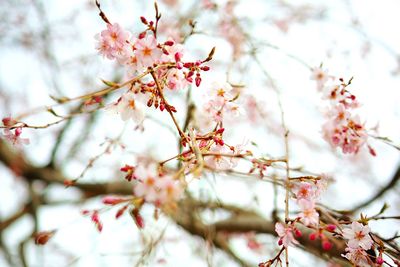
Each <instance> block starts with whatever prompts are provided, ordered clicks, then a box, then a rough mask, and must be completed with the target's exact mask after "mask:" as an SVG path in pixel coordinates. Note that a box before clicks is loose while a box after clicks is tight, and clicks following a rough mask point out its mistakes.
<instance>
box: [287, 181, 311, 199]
mask: <svg viewBox="0 0 400 267" xmlns="http://www.w3.org/2000/svg"><path fill="white" fill-rule="evenodd" d="M292 191H293V193H294V194H295V195H296V199H297V201H300V200H301V199H304V200H308V201H311V200H313V199H314V198H315V187H314V186H313V185H312V184H310V183H307V182H300V183H295V184H294V186H293V189H292Z"/></svg>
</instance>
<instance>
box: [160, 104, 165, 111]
mask: <svg viewBox="0 0 400 267" xmlns="http://www.w3.org/2000/svg"><path fill="white" fill-rule="evenodd" d="M164 109H165V104H164V103H161V104H160V110H161V111H164Z"/></svg>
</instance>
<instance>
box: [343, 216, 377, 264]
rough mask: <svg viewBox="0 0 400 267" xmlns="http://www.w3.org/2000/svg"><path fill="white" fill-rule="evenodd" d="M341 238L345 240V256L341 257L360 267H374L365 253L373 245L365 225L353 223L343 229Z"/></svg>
mask: <svg viewBox="0 0 400 267" xmlns="http://www.w3.org/2000/svg"><path fill="white" fill-rule="evenodd" d="M343 237H344V238H345V239H346V240H347V248H346V254H345V255H343V257H345V258H346V259H348V260H349V261H350V262H351V263H353V264H355V265H357V266H360V267H367V266H375V264H374V262H372V260H371V259H370V258H369V257H368V254H367V252H366V251H367V250H369V249H371V248H372V245H373V243H374V242H373V241H372V238H371V237H370V228H369V227H368V226H367V225H363V224H361V223H359V222H353V223H352V224H351V226H350V227H346V228H345V229H343ZM378 264H379V263H378Z"/></svg>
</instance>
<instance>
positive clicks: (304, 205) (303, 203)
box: [298, 199, 319, 226]
mask: <svg viewBox="0 0 400 267" xmlns="http://www.w3.org/2000/svg"><path fill="white" fill-rule="evenodd" d="M298 205H299V206H300V208H301V210H302V211H301V212H300V214H299V215H298V216H299V217H300V220H301V222H302V223H303V224H304V225H305V226H316V225H318V223H319V214H318V212H317V211H316V210H315V204H314V203H313V202H311V201H308V200H306V199H301V200H300V201H299V202H298Z"/></svg>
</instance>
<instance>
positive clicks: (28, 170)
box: [0, 140, 345, 266]
mask: <svg viewBox="0 0 400 267" xmlns="http://www.w3.org/2000/svg"><path fill="white" fill-rule="evenodd" d="M0 161H1V162H2V163H3V164H4V165H6V166H7V167H9V168H12V170H14V171H16V172H18V173H19V174H20V175H21V176H23V177H25V179H26V180H27V181H28V182H31V181H34V180H41V181H44V182H46V183H49V184H50V183H59V184H63V183H64V181H66V180H68V179H67V177H65V176H64V175H63V174H62V173H61V172H60V171H59V170H57V169H54V168H51V167H36V166H33V165H32V164H31V163H29V162H28V161H27V160H26V159H25V158H24V157H23V156H22V155H21V154H20V153H18V152H17V151H16V150H15V149H13V148H11V147H10V146H9V145H8V144H6V143H5V142H4V141H3V140H0ZM72 186H74V187H77V188H79V189H81V190H82V191H84V193H85V196H86V197H93V196H97V195H105V194H125V195H131V194H132V186H131V184H130V183H128V182H127V181H125V180H122V181H111V182H107V183H80V182H77V183H76V184H73V185H72ZM177 207H178V208H177V209H176V210H175V211H174V212H173V213H171V212H169V213H168V215H169V216H170V217H171V218H172V219H173V220H174V221H175V222H176V223H177V224H178V225H180V226H181V227H183V228H184V229H185V230H187V231H188V232H189V233H192V234H194V235H197V236H200V237H202V238H203V239H205V240H211V241H212V243H213V244H214V245H216V246H217V247H218V248H220V249H222V250H224V251H225V252H226V253H227V254H228V255H231V257H233V258H234V260H236V261H238V262H241V260H240V259H239V258H238V257H237V256H236V257H237V258H235V256H233V255H234V254H235V253H234V252H233V251H231V249H230V247H229V243H228V242H226V240H225V239H226V233H229V232H230V233H235V232H241V233H243V232H256V233H263V234H269V235H274V236H276V235H277V234H276V232H275V223H274V222H273V221H272V220H271V221H269V220H267V219H265V218H263V217H261V216H260V215H258V214H257V213H255V212H253V211H250V210H246V209H244V208H240V207H235V206H231V205H225V204H223V203H212V202H211V203H209V202H202V201H199V200H196V199H193V198H185V199H183V200H181V201H180V202H179V203H178V205H177ZM201 209H203V210H206V209H211V210H213V209H222V210H225V211H227V212H230V213H231V214H232V217H231V218H229V219H226V220H222V221H219V222H217V223H215V224H212V225H206V224H204V223H203V222H202V221H201V219H200V218H195V217H194V216H193V211H195V210H201ZM301 230H302V232H303V236H302V237H300V238H299V242H300V244H301V246H302V247H303V248H304V250H306V251H309V252H311V253H313V254H315V255H316V256H318V257H320V258H323V259H326V258H327V257H332V258H335V260H341V259H342V257H341V253H343V252H344V247H345V242H344V241H340V240H338V241H337V242H336V247H335V248H333V249H331V250H329V251H324V250H323V249H322V248H321V246H320V244H319V242H312V241H310V240H309V239H308V234H309V233H310V230H308V229H301ZM222 235H223V236H222ZM21 249H22V247H21ZM241 264H242V266H246V263H245V262H244V261H243V262H241Z"/></svg>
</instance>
